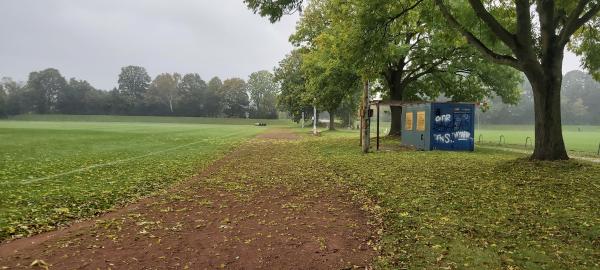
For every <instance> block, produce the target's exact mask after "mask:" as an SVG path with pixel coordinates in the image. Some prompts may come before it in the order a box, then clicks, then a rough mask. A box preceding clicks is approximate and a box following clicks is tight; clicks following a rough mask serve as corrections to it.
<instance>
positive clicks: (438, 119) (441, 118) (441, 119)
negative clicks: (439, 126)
mask: <svg viewBox="0 0 600 270" xmlns="http://www.w3.org/2000/svg"><path fill="white" fill-rule="evenodd" d="M451 120H452V116H451V115H449V114H444V115H438V116H436V117H435V122H436V123H440V122H443V123H448V122H450V121H451Z"/></svg>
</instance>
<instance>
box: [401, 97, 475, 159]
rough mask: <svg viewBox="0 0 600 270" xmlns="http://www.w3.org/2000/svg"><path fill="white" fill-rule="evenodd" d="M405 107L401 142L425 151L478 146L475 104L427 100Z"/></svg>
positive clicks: (466, 148) (460, 149) (462, 149)
mask: <svg viewBox="0 0 600 270" xmlns="http://www.w3.org/2000/svg"><path fill="white" fill-rule="evenodd" d="M402 107H403V108H402V123H403V125H402V145H405V146H412V147H415V148H416V149H419V150H425V151H429V150H449V151H473V150H474V149H475V140H474V136H475V104H473V103H452V102H448V103H441V102H427V103H412V104H405V105H403V106H402Z"/></svg>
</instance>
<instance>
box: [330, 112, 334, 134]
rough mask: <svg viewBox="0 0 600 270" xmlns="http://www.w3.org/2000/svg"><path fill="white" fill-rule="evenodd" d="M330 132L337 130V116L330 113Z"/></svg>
mask: <svg viewBox="0 0 600 270" xmlns="http://www.w3.org/2000/svg"><path fill="white" fill-rule="evenodd" d="M329 130H335V114H334V112H333V111H329Z"/></svg>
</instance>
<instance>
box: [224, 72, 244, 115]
mask: <svg viewBox="0 0 600 270" xmlns="http://www.w3.org/2000/svg"><path fill="white" fill-rule="evenodd" d="M247 91H248V85H247V84H246V82H245V81H244V80H243V79H240V78H232V79H227V80H225V81H224V82H223V87H221V93H220V95H221V96H222V97H223V112H224V113H225V115H226V116H227V117H239V118H246V113H248V106H249V105H250V100H249V98H248V93H247Z"/></svg>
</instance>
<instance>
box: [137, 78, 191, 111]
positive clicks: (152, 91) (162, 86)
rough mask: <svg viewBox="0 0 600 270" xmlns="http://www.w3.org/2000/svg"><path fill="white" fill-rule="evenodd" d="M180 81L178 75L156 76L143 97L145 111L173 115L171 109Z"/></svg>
mask: <svg viewBox="0 0 600 270" xmlns="http://www.w3.org/2000/svg"><path fill="white" fill-rule="evenodd" d="M181 79H182V78H181V75H179V74H178V73H174V74H170V73H163V74H159V75H157V76H156V78H154V80H153V81H152V83H151V84H150V87H149V89H148V92H147V93H146V94H145V95H144V103H145V106H146V107H147V109H146V110H147V111H150V113H152V114H167V113H171V114H172V113H174V109H173V107H174V103H175V102H176V99H177V94H178V93H177V91H178V90H179V83H180V82H181Z"/></svg>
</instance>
